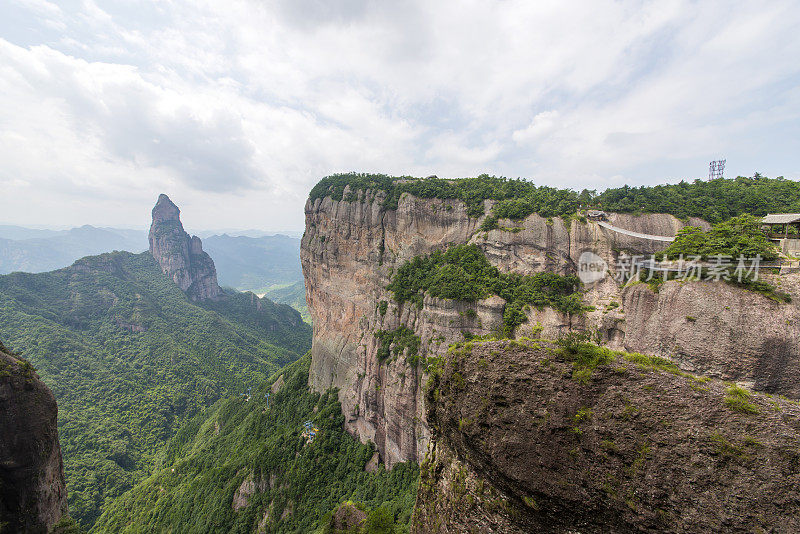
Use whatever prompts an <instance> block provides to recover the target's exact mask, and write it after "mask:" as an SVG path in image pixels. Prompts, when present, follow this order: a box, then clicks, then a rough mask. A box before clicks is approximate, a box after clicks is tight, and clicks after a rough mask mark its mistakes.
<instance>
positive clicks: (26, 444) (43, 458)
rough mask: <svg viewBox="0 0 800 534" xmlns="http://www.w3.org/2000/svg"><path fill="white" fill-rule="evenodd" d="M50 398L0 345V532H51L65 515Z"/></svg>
mask: <svg viewBox="0 0 800 534" xmlns="http://www.w3.org/2000/svg"><path fill="white" fill-rule="evenodd" d="M57 420H58V407H57V406H56V400H55V397H53V394H52V393H51V392H50V390H49V389H48V388H47V386H45V385H44V383H42V382H41V381H40V380H39V377H38V376H37V375H36V373H35V372H34V370H33V367H31V366H30V364H29V363H28V362H26V361H25V360H22V359H20V358H18V357H16V356H14V355H12V354H10V353H8V352H7V351H6V349H5V347H3V345H2V344H1V343H0V532H21V533H37V534H38V533H44V532H51V531H52V530H53V528H54V527H55V526H56V524H57V523H58V522H59V521H60V520H61V519H62V517H63V516H65V515H66V514H67V490H66V487H65V485H64V471H63V464H62V460H61V446H60V445H59V442H58V428H57Z"/></svg>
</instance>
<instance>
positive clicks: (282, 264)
mask: <svg viewBox="0 0 800 534" xmlns="http://www.w3.org/2000/svg"><path fill="white" fill-rule="evenodd" d="M203 245H204V247H205V250H206V251H207V252H208V253H209V254H210V255H211V257H212V258H214V262H215V263H216V265H217V275H218V277H219V283H220V285H222V286H229V287H234V288H236V289H240V290H243V291H253V292H256V293H264V292H266V291H268V290H269V289H270V288H272V287H273V286H276V285H286V284H292V283H295V282H298V281H301V280H302V279H303V272H302V270H301V268H300V239H298V238H294V237H289V236H285V235H273V236H262V237H246V236H230V235H227V234H222V235H213V236H210V237H207V238H205V239H204V241H203Z"/></svg>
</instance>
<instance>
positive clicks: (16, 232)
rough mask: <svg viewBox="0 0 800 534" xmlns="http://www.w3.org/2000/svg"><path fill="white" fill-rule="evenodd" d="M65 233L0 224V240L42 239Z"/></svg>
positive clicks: (63, 231)
mask: <svg viewBox="0 0 800 534" xmlns="http://www.w3.org/2000/svg"><path fill="white" fill-rule="evenodd" d="M65 233H67V230H48V229H39V228H26V227H24V226H15V225H11V224H0V239H11V240H13V241H17V240H20V239H40V238H43V237H55V236H57V235H62V234H65Z"/></svg>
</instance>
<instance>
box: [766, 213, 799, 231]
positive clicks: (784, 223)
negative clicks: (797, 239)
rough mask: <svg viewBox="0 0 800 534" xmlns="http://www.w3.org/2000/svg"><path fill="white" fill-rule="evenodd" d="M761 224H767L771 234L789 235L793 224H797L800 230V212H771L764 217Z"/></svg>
mask: <svg viewBox="0 0 800 534" xmlns="http://www.w3.org/2000/svg"><path fill="white" fill-rule="evenodd" d="M761 224H762V225H763V226H765V227H766V228H767V229H768V230H769V232H770V233H771V234H775V233H778V232H777V231H776V230H781V232H780V233H782V234H784V235H787V234H788V232H789V228H790V227H791V226H796V227H797V228H798V232H800V213H770V214H769V215H767V216H766V217H764V218H763V219H761Z"/></svg>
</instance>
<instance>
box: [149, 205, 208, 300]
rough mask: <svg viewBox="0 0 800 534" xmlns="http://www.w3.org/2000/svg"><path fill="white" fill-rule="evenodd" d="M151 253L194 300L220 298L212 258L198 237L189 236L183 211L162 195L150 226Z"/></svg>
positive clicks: (154, 210) (162, 268) (163, 269)
mask: <svg viewBox="0 0 800 534" xmlns="http://www.w3.org/2000/svg"><path fill="white" fill-rule="evenodd" d="M150 253H151V254H152V255H153V257H154V258H155V259H156V261H157V262H158V264H159V265H160V266H161V270H162V271H163V272H164V273H166V274H167V275H169V276H170V277H171V278H172V279H173V280H174V281H175V283H176V284H178V287H180V288H181V289H182V290H183V291H184V292H185V293H186V294H187V295H188V296H189V298H191V299H192V300H206V299H215V298H217V297H219V294H220V288H219V284H217V270H216V269H215V268H214V261H213V260H212V259H211V256H209V255H208V254H206V253H205V252H203V243H202V242H201V241H200V238H199V237H197V236H191V237H190V236H189V234H187V233H186V231H185V230H184V229H183V224H181V219H180V210H179V209H178V206H176V205H175V204H173V202H172V201H171V200H170V199H169V197H168V196H167V195H164V194H161V195H159V197H158V201H157V202H156V205H155V207H153V223H152V225H151V226H150Z"/></svg>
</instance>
